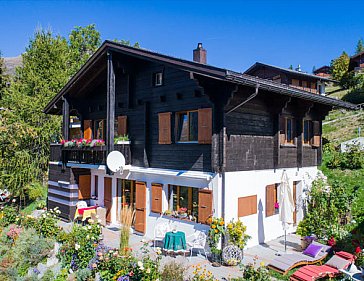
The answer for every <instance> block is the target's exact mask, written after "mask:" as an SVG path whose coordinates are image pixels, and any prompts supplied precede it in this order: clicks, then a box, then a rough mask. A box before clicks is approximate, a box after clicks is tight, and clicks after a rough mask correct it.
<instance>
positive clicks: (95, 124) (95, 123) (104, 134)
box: [93, 119, 106, 141]
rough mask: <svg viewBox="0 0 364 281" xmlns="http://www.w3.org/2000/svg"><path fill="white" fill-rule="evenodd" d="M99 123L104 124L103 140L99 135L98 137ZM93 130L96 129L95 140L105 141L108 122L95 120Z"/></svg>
mask: <svg viewBox="0 0 364 281" xmlns="http://www.w3.org/2000/svg"><path fill="white" fill-rule="evenodd" d="M99 122H102V132H101V136H102V138H98V135H97V134H98V128H99V127H98V128H96V126H97V125H98V124H99ZM93 128H94V134H93V138H94V139H101V140H103V141H105V140H106V120H105V119H97V120H94V124H93Z"/></svg>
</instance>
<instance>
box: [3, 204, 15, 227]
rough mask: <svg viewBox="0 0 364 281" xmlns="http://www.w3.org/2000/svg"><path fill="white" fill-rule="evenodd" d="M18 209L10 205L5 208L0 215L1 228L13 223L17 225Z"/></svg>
mask: <svg viewBox="0 0 364 281" xmlns="http://www.w3.org/2000/svg"><path fill="white" fill-rule="evenodd" d="M18 214H19V212H18V208H17V207H15V206H12V205H8V206H5V207H4V208H3V209H2V211H1V214H0V217H1V219H0V225H1V226H2V227H6V226H8V225H10V224H13V223H18V220H19V216H18Z"/></svg>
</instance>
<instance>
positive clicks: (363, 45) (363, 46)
mask: <svg viewBox="0 0 364 281" xmlns="http://www.w3.org/2000/svg"><path fill="white" fill-rule="evenodd" d="M361 52H364V42H363V39H361V38H360V39H359V41H358V43H357V44H356V49H355V54H359V53H361Z"/></svg>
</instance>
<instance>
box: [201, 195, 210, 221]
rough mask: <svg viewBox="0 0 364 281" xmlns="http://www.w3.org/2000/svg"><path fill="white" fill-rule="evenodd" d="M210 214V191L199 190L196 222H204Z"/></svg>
mask: <svg viewBox="0 0 364 281" xmlns="http://www.w3.org/2000/svg"><path fill="white" fill-rule="evenodd" d="M211 216H212V191H211V190H200V191H199V192H198V222H200V223H206V221H207V219H208V218H209V217H211Z"/></svg>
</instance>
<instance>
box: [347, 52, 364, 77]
mask: <svg viewBox="0 0 364 281" xmlns="http://www.w3.org/2000/svg"><path fill="white" fill-rule="evenodd" d="M363 69H364V52H360V53H358V54H356V55H354V56H352V57H350V63H349V71H354V72H356V73H361V72H363Z"/></svg>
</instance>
